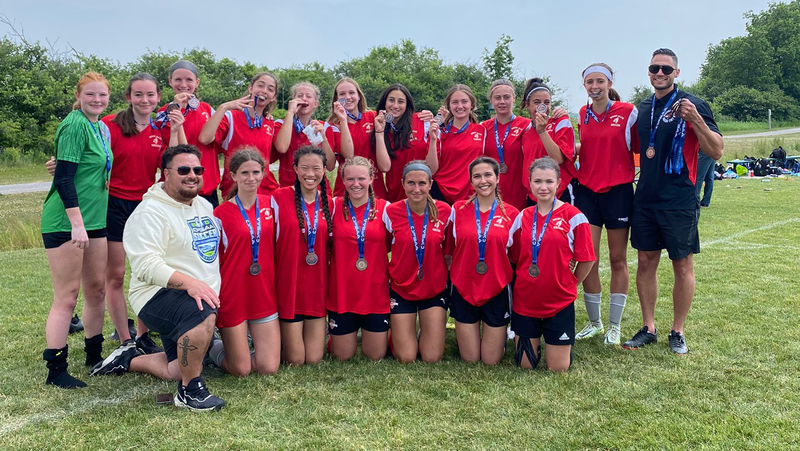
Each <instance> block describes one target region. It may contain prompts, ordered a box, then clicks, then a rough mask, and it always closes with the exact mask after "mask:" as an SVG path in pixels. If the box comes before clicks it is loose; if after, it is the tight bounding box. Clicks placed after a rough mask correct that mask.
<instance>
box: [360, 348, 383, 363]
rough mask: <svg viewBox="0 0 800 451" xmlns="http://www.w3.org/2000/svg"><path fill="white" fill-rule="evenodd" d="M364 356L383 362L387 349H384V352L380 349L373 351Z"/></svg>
mask: <svg viewBox="0 0 800 451" xmlns="http://www.w3.org/2000/svg"><path fill="white" fill-rule="evenodd" d="M364 355H365V356H366V357H367V358H368V359H370V360H374V361H378V360H383V358H384V357H386V349H385V348H384V349H383V352H381V350H380V349H372V350H369V351H366V352H364Z"/></svg>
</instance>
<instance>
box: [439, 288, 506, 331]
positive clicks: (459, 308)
mask: <svg viewBox="0 0 800 451" xmlns="http://www.w3.org/2000/svg"><path fill="white" fill-rule="evenodd" d="M510 299H511V286H507V287H505V288H503V289H502V290H500V293H497V295H496V296H495V297H493V298H491V299H489V302H487V303H485V304H483V305H482V306H480V307H475V306H474V305H472V304H470V303H469V302H467V301H466V300H465V299H464V297H463V296H461V293H459V292H458V289H456V287H453V293H452V295H451V297H450V317H451V318H453V319H454V320H456V321H458V322H459V323H464V324H475V323H477V322H478V321H483V322H484V324H486V325H487V326H489V327H505V326H507V325H508V322H509V321H510V320H511V312H510V309H509V300H510Z"/></svg>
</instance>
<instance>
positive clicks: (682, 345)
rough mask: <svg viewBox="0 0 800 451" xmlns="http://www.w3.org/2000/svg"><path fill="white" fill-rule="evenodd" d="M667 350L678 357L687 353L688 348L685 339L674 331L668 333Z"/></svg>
mask: <svg viewBox="0 0 800 451" xmlns="http://www.w3.org/2000/svg"><path fill="white" fill-rule="evenodd" d="M669 348H670V349H672V352H674V353H675V354H678V355H684V354H686V353H688V352H689V347H688V346H686V337H684V336H683V334H682V333H680V332H675V331H674V330H671V331H669Z"/></svg>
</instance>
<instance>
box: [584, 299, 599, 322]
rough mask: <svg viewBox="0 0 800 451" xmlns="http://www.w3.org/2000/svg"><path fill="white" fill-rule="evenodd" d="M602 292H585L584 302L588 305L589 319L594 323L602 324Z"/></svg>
mask: <svg viewBox="0 0 800 451" xmlns="http://www.w3.org/2000/svg"><path fill="white" fill-rule="evenodd" d="M600 296H601V293H583V303H584V304H585V305H586V314H587V315H589V321H591V322H592V324H594V325H600V324H602V322H601V321H600V303H601V302H602V298H601V297H600Z"/></svg>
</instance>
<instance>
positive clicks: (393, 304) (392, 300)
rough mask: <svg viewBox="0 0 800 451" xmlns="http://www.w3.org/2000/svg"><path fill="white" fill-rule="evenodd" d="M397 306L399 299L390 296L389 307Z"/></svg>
mask: <svg viewBox="0 0 800 451" xmlns="http://www.w3.org/2000/svg"><path fill="white" fill-rule="evenodd" d="M395 307H397V299H395V298H389V309H393V308H395Z"/></svg>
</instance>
